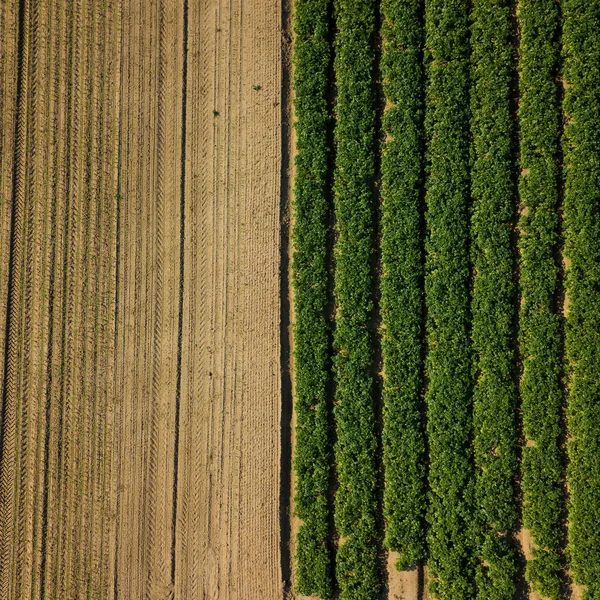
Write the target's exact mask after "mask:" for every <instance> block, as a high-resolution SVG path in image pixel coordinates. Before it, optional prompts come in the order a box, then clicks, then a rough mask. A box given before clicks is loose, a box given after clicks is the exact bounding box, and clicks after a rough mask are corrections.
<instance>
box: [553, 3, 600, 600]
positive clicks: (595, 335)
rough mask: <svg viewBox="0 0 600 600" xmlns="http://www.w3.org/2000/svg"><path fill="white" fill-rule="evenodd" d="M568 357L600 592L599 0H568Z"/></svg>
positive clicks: (575, 477) (583, 525)
mask: <svg viewBox="0 0 600 600" xmlns="http://www.w3.org/2000/svg"><path fill="white" fill-rule="evenodd" d="M562 10H563V35H562V43H563V53H564V74H563V76H564V79H565V84H566V85H565V96H564V112H565V116H566V125H565V136H564V163H565V197H564V224H565V237H566V240H565V256H566V259H567V261H566V263H567V268H566V295H567V303H566V305H565V311H566V357H567V366H568V369H569V373H568V375H569V381H568V407H567V410H568V428H569V437H570V441H569V444H568V450H569V458H570V461H569V467H568V470H567V477H568V484H569V493H570V503H569V554H570V558H571V570H572V572H573V576H574V579H575V582H576V583H580V584H583V585H585V586H586V587H587V589H586V592H585V595H584V597H585V598H586V599H588V600H592V599H597V598H600V527H598V523H600V468H599V461H598V457H599V456H600V358H599V357H600V71H599V70H598V64H600V3H599V2H598V1H597V0H592V1H589V2H585V1H583V0H565V2H563V3H562Z"/></svg>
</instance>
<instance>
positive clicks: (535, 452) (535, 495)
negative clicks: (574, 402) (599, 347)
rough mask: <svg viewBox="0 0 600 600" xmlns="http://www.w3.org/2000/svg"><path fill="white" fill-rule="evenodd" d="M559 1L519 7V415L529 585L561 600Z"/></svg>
mask: <svg viewBox="0 0 600 600" xmlns="http://www.w3.org/2000/svg"><path fill="white" fill-rule="evenodd" d="M558 19H559V15H558V4H557V3H556V2H555V0H522V1H521V2H520V5H519V23H520V28H521V41H520V48H519V89H520V101H519V136H520V167H521V177H520V179H519V195H520V200H521V216H520V218H519V229H520V234H521V235H520V238H519V250H520V280H519V285H520V292H521V307H520V311H519V328H520V332H519V342H520V350H521V355H522V360H523V373H522V376H521V384H520V392H521V403H522V404H521V412H522V418H523V435H524V437H525V439H526V440H527V442H528V443H527V444H526V446H525V447H524V448H523V454H522V464H521V471H522V481H521V486H522V491H523V524H524V526H525V527H526V528H527V529H529V531H530V532H531V536H532V539H533V542H534V544H535V547H534V549H533V557H532V559H531V560H530V561H529V562H528V564H527V579H528V581H529V582H530V584H531V586H532V587H533V588H534V589H535V590H537V591H538V592H540V593H541V594H542V595H543V596H546V597H548V598H550V599H551V600H556V599H557V598H558V594H559V588H560V578H559V572H560V568H561V561H560V546H561V535H560V524H561V513H562V490H561V476H562V461H561V451H560V435H561V410H562V393H561V382H560V377H561V355H560V352H561V348H560V346H561V341H560V316H559V314H558V312H557V309H556V301H555V298H556V295H557V291H558V265H557V264H556V259H555V257H554V253H555V252H556V246H557V243H558V234H557V230H558V213H557V202H558V183H559V176H558V164H557V157H558V145H559V106H558V90H557V82H556V75H555V73H556V68H557V63H558V56H559V49H558V43H557V32H558V22H559V20H558Z"/></svg>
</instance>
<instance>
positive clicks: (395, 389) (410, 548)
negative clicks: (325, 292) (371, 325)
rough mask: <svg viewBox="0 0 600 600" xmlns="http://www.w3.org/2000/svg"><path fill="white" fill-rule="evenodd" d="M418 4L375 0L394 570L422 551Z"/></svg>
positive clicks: (386, 452)
mask: <svg viewBox="0 0 600 600" xmlns="http://www.w3.org/2000/svg"><path fill="white" fill-rule="evenodd" d="M423 8H424V5H423V3H422V2H421V1H420V0H409V1H408V2H396V1H394V0H385V1H384V2H382V3H381V13H382V17H383V20H382V31H381V35H382V40H383V52H382V58H381V73H382V79H383V93H384V96H385V101H386V104H387V106H388V108H387V110H386V112H385V113H384V116H383V129H384V131H385V134H386V139H385V143H384V146H383V149H382V158H381V161H382V164H381V171H382V187H381V223H382V236H381V262H382V273H381V319H382V341H381V345H382V354H383V371H384V385H383V400H384V414H383V426H384V428H383V460H384V467H385V482H386V484H385V489H384V515H385V518H386V524H387V527H386V531H385V541H386V546H387V547H388V548H389V549H390V550H393V551H396V552H398V553H399V558H398V561H397V564H396V567H397V568H398V569H405V568H407V567H412V566H414V565H415V564H416V563H417V562H418V561H421V560H422V559H423V558H425V507H426V499H425V465H424V458H425V439H424V433H425V432H424V431H423V419H422V412H423V408H424V407H423V403H422V397H421V393H422V386H423V364H422V363H423V354H424V352H423V348H422V337H423V315H424V311H423V232H422V221H423V218H422V210H423V206H422V192H423V167H424V165H423V151H424V144H423V141H424V140H423V136H424V131H423V92H424V77H423V75H424V73H423V66H422V58H423V42H424V30H423Z"/></svg>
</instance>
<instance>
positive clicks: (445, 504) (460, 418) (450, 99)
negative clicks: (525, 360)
mask: <svg viewBox="0 0 600 600" xmlns="http://www.w3.org/2000/svg"><path fill="white" fill-rule="evenodd" d="M425 30H426V38H425V49H426V52H425V60H426V65H427V71H426V73H427V87H426V118H425V126H426V135H427V141H428V146H427V154H426V156H427V177H428V179H427V183H426V210H427V212H426V222H427V238H426V244H425V248H426V272H425V297H426V304H427V328H426V331H427V335H428V340H427V347H428V354H427V360H426V372H427V376H428V387H427V392H426V403H427V433H428V438H429V460H430V466H429V486H430V492H429V507H428V515H427V517H428V521H429V531H428V536H427V539H428V543H429V563H428V564H429V568H430V575H431V577H432V582H431V591H432V593H433V595H434V596H436V597H438V598H441V599H442V600H461V599H465V598H472V597H473V595H474V558H473V553H474V541H473V530H474V527H473V467H472V452H471V448H470V434H471V430H472V415H471V388H472V381H471V368H472V367H471V364H472V360H471V351H470V339H469V323H470V315H469V292H468V282H469V257H468V237H469V236H468V215H467V201H468V198H469V16H468V2H467V1H466V0H428V1H427V2H426V4H425Z"/></svg>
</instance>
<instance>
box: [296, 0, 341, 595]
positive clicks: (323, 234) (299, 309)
mask: <svg viewBox="0 0 600 600" xmlns="http://www.w3.org/2000/svg"><path fill="white" fill-rule="evenodd" d="M328 8H329V0H297V1H296V4H295V15H294V67H295V69H294V90H295V103H294V107H295V111H296V124H295V127H296V163H295V164H296V177H295V182H294V199H293V205H292V209H293V215H294V226H293V231H292V238H293V250H294V253H293V262H292V284H293V289H294V367H295V379H296V395H295V410H296V450H295V458H294V468H295V473H296V489H295V499H294V500H295V501H294V505H295V511H296V515H297V516H298V517H299V518H300V519H301V520H302V523H301V525H300V527H299V529H298V534H297V537H296V567H297V568H296V574H297V575H296V585H297V589H298V592H299V593H301V594H306V595H310V594H312V593H316V594H318V595H319V596H320V597H321V598H328V597H329V596H330V595H331V591H332V568H331V552H330V549H329V548H328V547H327V537H328V524H329V514H328V512H329V511H328V500H327V491H328V487H329V464H330V456H331V453H332V448H331V435H330V431H329V427H328V422H329V419H328V407H327V381H328V372H329V351H328V346H329V331H328V324H327V320H326V308H327V265H326V259H327V226H328V225H327V223H328V215H329V207H328V202H327V197H326V188H327V180H328V175H327V168H328V142H327V128H328V124H329V121H330V115H329V112H328V106H327V86H328V71H329V63H330V60H331V48H330V44H329V41H328V33H329V31H328V30H329V20H328Z"/></svg>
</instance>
